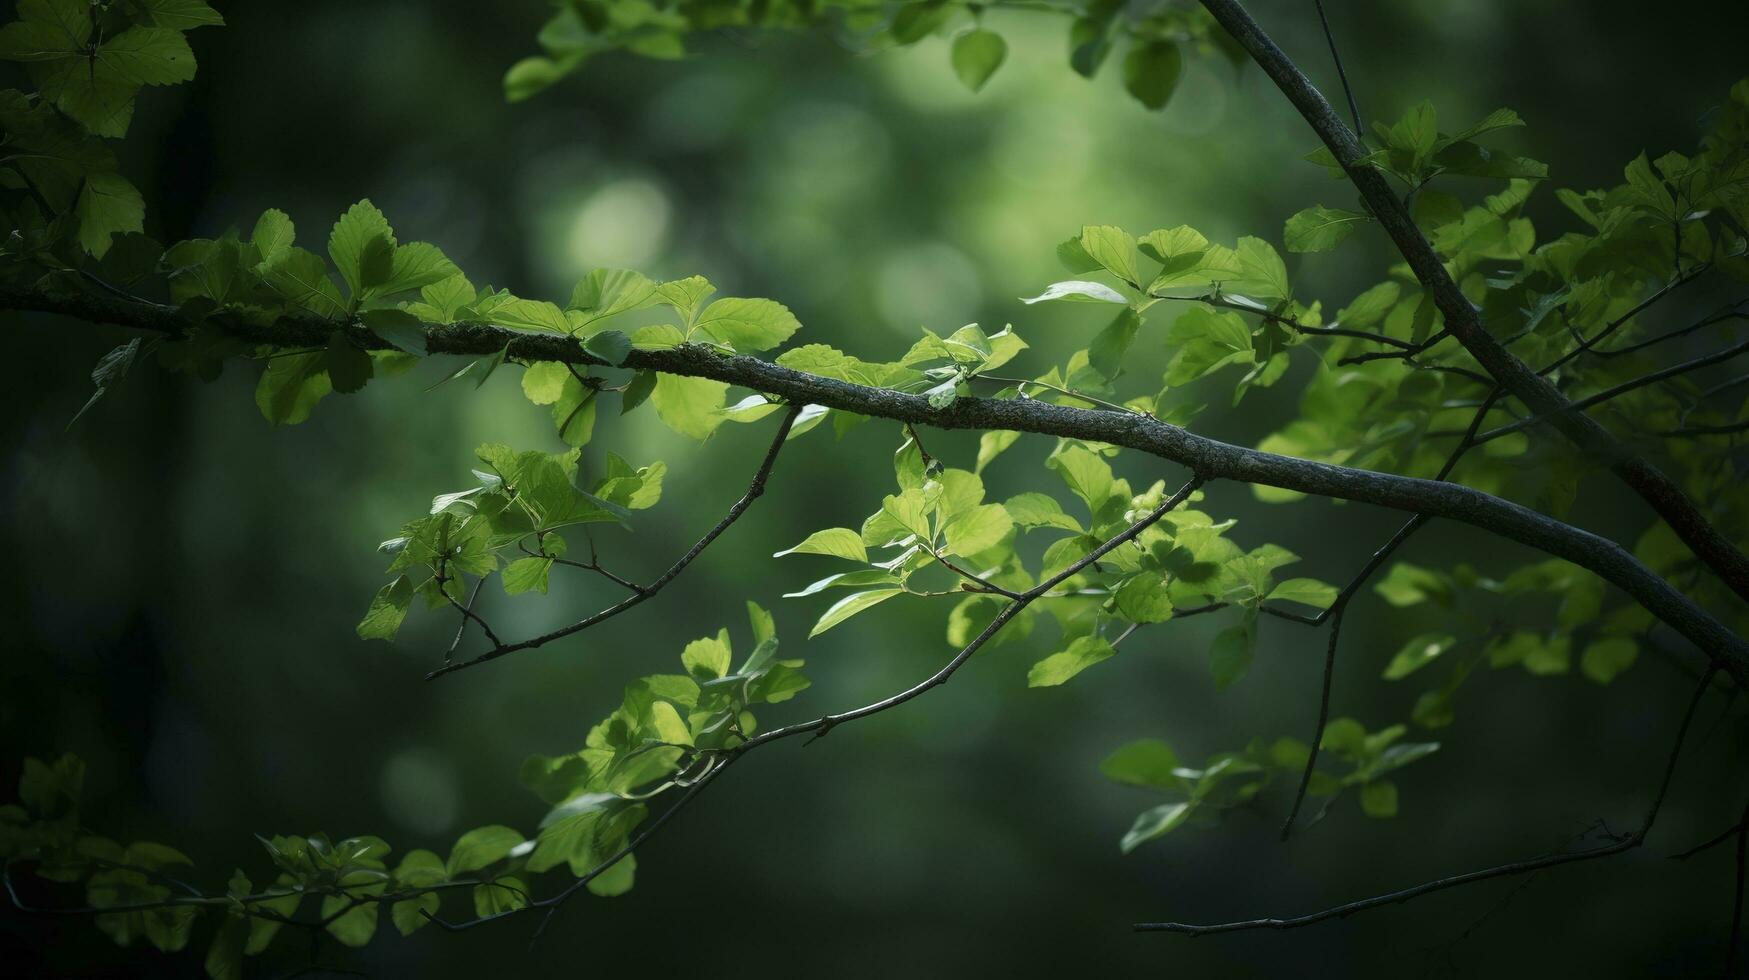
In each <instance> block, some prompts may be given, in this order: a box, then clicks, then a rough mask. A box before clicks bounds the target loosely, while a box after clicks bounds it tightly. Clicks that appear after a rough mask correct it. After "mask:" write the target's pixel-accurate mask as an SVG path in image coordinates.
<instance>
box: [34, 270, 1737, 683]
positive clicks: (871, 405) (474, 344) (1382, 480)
mask: <svg viewBox="0 0 1749 980" xmlns="http://www.w3.org/2000/svg"><path fill="white" fill-rule="evenodd" d="M0 309H19V310H35V311H39V312H48V313H60V314H65V315H69V316H74V317H78V318H80V319H83V320H86V321H88V322H96V323H113V324H117V325H121V326H128V327H132V328H135V329H140V330H151V331H155V332H159V333H172V334H176V333H180V332H181V331H182V330H184V329H185V328H186V326H187V324H186V321H184V320H183V319H182V318H181V317H180V316H179V315H178V314H176V313H175V312H174V311H165V310H163V309H161V308H158V307H153V306H145V305H141V304H136V303H131V302H128V301H125V300H121V299H118V298H114V297H109V296H100V295H95V294H89V293H81V294H53V295H51V294H48V293H46V292H43V291H41V290H36V289H18V288H14V287H6V286H0ZM206 322H208V323H215V322H216V323H217V324H218V325H219V326H220V328H221V329H226V330H228V331H230V332H232V333H233V334H234V335H235V336H238V337H241V338H243V339H246V340H249V341H251V342H254V343H258V344H264V345H286V346H298V345H302V346H311V345H312V344H314V345H321V344H325V343H326V338H327V336H328V335H329V334H331V333H333V331H334V330H335V329H336V326H337V325H336V324H334V323H331V322H329V321H326V320H320V319H314V318H282V319H280V320H277V321H274V322H273V323H271V324H266V325H258V324H250V323H247V322H244V321H240V320H237V319H235V318H223V317H211V318H208V320H207V321H206ZM342 329H347V330H350V331H352V332H353V333H354V335H355V340H356V341H357V342H358V343H359V344H360V345H361V346H363V347H365V348H367V349H374V350H381V349H384V348H387V347H388V346H389V345H388V344H387V343H386V342H385V341H383V340H381V339H380V338H378V337H376V336H375V335H374V334H371V333H369V332H368V331H366V330H364V329H363V328H361V327H356V326H347V327H343V328H342ZM425 336H426V344H427V349H428V350H429V351H431V352H433V353H438V354H475V355H480V354H495V353H497V352H498V351H501V350H504V349H506V347H508V349H509V351H510V356H514V357H517V358H518V359H520V360H527V361H559V362H563V363H569V364H589V365H604V362H603V361H601V360H600V359H599V358H596V357H594V356H593V355H591V354H588V353H587V352H585V351H584V350H583V349H582V346H581V345H580V344H579V343H578V342H577V340H576V339H575V338H572V337H563V336H558V335H554V334H536V333H529V332H525V331H513V330H506V329H504V328H501V327H494V326H488V325H485V324H478V323H456V324H448V325H435V326H432V327H430V328H428V329H427V330H426V334H425ZM623 366H624V367H628V368H633V369H637V370H650V371H659V372H664V373H668V374H675V375H681V376H685V377H698V378H711V379H713V380H717V381H726V382H728V383H730V384H737V385H741V386H743V387H747V388H751V389H753V390H755V391H761V392H765V393H768V394H774V395H777V396H779V397H781V398H783V399H785V400H786V401H788V402H789V403H790V404H792V405H808V404H813V405H823V406H825V407H827V408H836V409H841V410H844V411H849V412H855V413H858V414H861V415H869V416H874V417H878V418H886V419H892V420H894V421H898V422H909V423H913V424H921V425H931V426H935V427H937V428H944V429H978V430H986V431H987V430H992V429H1000V430H1008V431H1014V432H1030V433H1035V434H1039V435H1053V436H1064V437H1067V438H1071V439H1082V440H1086V441H1090V442H1103V443H1109V444H1111V445H1114V446H1122V447H1125V448H1128V449H1135V450H1138V451H1140V452H1143V453H1147V454H1149V455H1152V456H1157V457H1159V458H1161V459H1165V460H1169V461H1172V462H1175V463H1179V464H1181V465H1183V466H1186V467H1189V468H1190V469H1192V470H1193V471H1195V472H1198V473H1201V474H1203V475H1204V476H1205V477H1206V478H1207V479H1210V480H1215V479H1227V480H1235V481H1238V482H1242V483H1256V484H1262V485H1264V486H1272V487H1280V488H1282V489H1286V490H1295V491H1298V492H1300V493H1304V494H1308V495H1311V496H1319V497H1334V498H1338V499H1342V500H1353V501H1356V502H1359V503H1369V504H1376V505H1378V506H1381V507H1388V508H1391V509H1393V510H1400V511H1405V512H1408V513H1417V514H1426V515H1427V516H1429V517H1441V518H1447V519H1450V520H1454V521H1458V522H1460V523H1463V524H1468V525H1471V526H1473V527H1478V528H1482V529H1484V530H1488V531H1492V532H1494V533H1496V534H1499V535H1501V536H1503V537H1505V538H1508V539H1510V540H1513V541H1517V542H1519V543H1521V544H1524V545H1527V546H1529V547H1532V548H1536V549H1538V550H1540V551H1543V552H1545V553H1547V554H1549V555H1552V556H1554V557H1557V558H1564V559H1566V560H1568V561H1570V562H1573V563H1574V564H1576V565H1579V566H1580V567H1582V568H1585V569H1587V570H1589V571H1591V572H1594V573H1596V574H1597V575H1599V576H1600V577H1602V578H1603V579H1604V580H1606V581H1608V582H1610V583H1612V584H1614V585H1615V586H1616V587H1618V588H1620V589H1621V590H1622V591H1623V592H1625V593H1627V594H1628V595H1630V596H1632V597H1633V598H1634V599H1635V600H1636V601H1637V602H1639V603H1640V604H1641V605H1643V606H1645V607H1646V609H1647V610H1648V611H1650V612H1651V613H1652V614H1653V615H1654V616H1656V617H1657V618H1659V619H1661V620H1663V621H1664V622H1665V623H1666V624H1668V625H1669V626H1670V627H1671V629H1673V630H1674V631H1675V632H1677V633H1679V634H1681V635H1682V636H1684V637H1686V638H1687V639H1688V640H1689V641H1690V642H1692V643H1694V644H1695V645H1696V646H1697V647H1699V648H1700V650H1701V651H1702V652H1703V653H1704V654H1705V655H1706V656H1707V657H1708V658H1709V659H1711V660H1717V659H1720V658H1722V659H1723V661H1724V663H1725V664H1726V669H1727V670H1729V671H1730V672H1731V675H1732V677H1734V678H1735V679H1737V680H1738V681H1739V682H1740V683H1743V684H1744V685H1745V686H1749V643H1745V642H1744V640H1743V639H1742V638H1740V637H1738V636H1737V635H1736V634H1735V633H1733V632H1732V631H1731V630H1730V629H1729V628H1727V627H1726V626H1725V625H1724V624H1722V623H1720V622H1719V621H1718V620H1717V619H1715V618H1714V617H1713V616H1712V615H1711V614H1710V613H1708V612H1706V611H1705V610H1703V609H1701V608H1700V607H1699V606H1698V605H1696V604H1695V603H1694V602H1693V601H1692V600H1690V599H1689V598H1688V597H1687V596H1686V595H1684V594H1683V593H1682V592H1681V591H1680V590H1678V589H1677V588H1675V587H1674V586H1672V585H1671V584H1670V583H1668V582H1666V581H1664V580H1663V579H1662V578H1660V577H1658V576H1657V575H1656V574H1654V573H1653V572H1652V571H1651V570H1650V569H1648V568H1647V567H1646V566H1645V565H1643V564H1641V563H1640V562H1639V561H1637V560H1636V559H1635V558H1634V557H1633V556H1632V555H1631V554H1630V553H1629V552H1628V551H1627V550H1626V549H1625V548H1623V547H1621V546H1620V545H1619V544H1616V543H1615V542H1613V541H1610V540H1608V539H1605V538H1602V537H1599V536H1598V535H1595V534H1592V533H1590V532H1589V531H1585V530H1582V529H1579V528H1576V527H1572V526H1571V525H1568V524H1564V523H1562V522H1560V521H1557V520H1555V519H1553V518H1551V517H1548V516H1547V515H1544V514H1540V513H1538V512H1536V511H1534V510H1531V509H1530V508H1528V507H1524V506H1521V505H1519V504H1515V503H1512V502H1511V501H1507V500H1502V499H1500V498H1498V497H1495V496H1492V495H1490V494H1487V493H1483V492H1482V491H1479V490H1475V489H1472V488H1469V487H1465V486H1460V485H1457V484H1451V483H1441V482H1438V481H1434V480H1423V479H1416V478H1414V477H1405V476H1395V475H1392V474H1388V473H1376V472H1373V471H1370V470H1361V469H1354V468H1350V467H1345V466H1336V465H1333V464H1329V463H1319V462H1314V461H1311V460H1304V459H1296V458H1294V457H1291V456H1280V455H1277V454H1275V453H1266V452H1261V451H1259V450H1255V449H1246V448H1244V447H1241V446H1235V445H1231V444H1229V443H1224V442H1220V441H1218V440H1215V439H1210V438H1207V437H1205V436H1199V435H1196V434H1194V433H1192V432H1190V431H1188V430H1186V429H1182V428H1179V427H1178V426H1175V425H1169V424H1167V423H1165V422H1161V421H1159V420H1158V419H1155V418H1153V417H1151V416H1146V415H1141V414H1138V413H1134V412H1111V411H1093V410H1088V409H1079V408H1073V407H1070V406H1066V405H1055V404H1051V403H1048V402H1043V401H1039V400H1036V399H1019V398H1016V399H989V398H975V397H962V398H958V399H955V400H954V402H953V404H951V405H949V406H948V407H946V408H936V407H934V406H932V405H931V404H929V399H927V398H925V397H923V396H921V395H912V394H906V393H904V392H899V391H892V390H889V389H886V388H873V387H868V386H865V385H858V384H851V383H849V382H845V381H838V380H835V379H832V378H823V377H819V376H817V375H812V374H807V373H805V372H802V371H795V370H792V369H789V368H785V367H782V366H780V365H777V364H773V363H771V362H769V361H762V360H759V359H758V358H754V357H746V356H724V355H723V354H721V353H719V352H717V351H715V350H713V349H711V348H708V347H705V346H702V345H698V344H682V345H680V346H678V347H671V348H663V349H657V350H639V349H635V348H634V349H633V350H632V351H631V352H630V353H628V354H627V355H626V358H625V362H624V365H623ZM633 598H634V599H635V598H637V597H635V596H634V597H633ZM627 601H628V602H630V601H631V600H629V599H628V600H627ZM588 623H589V621H585V624H583V625H576V626H574V627H573V628H571V631H572V632H575V631H576V630H577V629H581V628H584V626H585V625H588Z"/></svg>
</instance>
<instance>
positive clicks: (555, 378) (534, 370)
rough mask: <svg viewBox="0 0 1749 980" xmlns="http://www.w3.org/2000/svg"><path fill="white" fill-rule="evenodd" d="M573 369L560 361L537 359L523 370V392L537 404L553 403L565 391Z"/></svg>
mask: <svg viewBox="0 0 1749 980" xmlns="http://www.w3.org/2000/svg"><path fill="white" fill-rule="evenodd" d="M569 380H571V370H570V369H569V368H568V367H566V366H565V365H564V364H561V363H559V362H558V361H536V362H534V363H533V364H530V365H529V366H528V367H527V368H525V369H524V370H523V372H522V393H523V394H524V395H526V396H528V400H529V401H531V402H534V403H535V404H536V405H551V404H552V403H554V402H556V401H558V400H559V398H560V397H561V396H562V395H564V393H565V382H567V381H569Z"/></svg>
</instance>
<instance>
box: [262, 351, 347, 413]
mask: <svg viewBox="0 0 1749 980" xmlns="http://www.w3.org/2000/svg"><path fill="white" fill-rule="evenodd" d="M327 361H328V358H327V354H326V353H325V352H318V353H314V354H281V355H278V356H276V357H274V358H273V359H272V360H271V361H269V362H268V363H267V370H266V371H263V372H262V373H261V381H260V382H259V383H258V384H256V386H255V406H256V407H257V408H259V409H261V416H262V418H265V419H266V420H267V421H269V422H271V423H273V424H274V425H297V424H298V423H299V422H302V421H304V420H305V419H307V418H309V417H310V412H311V411H312V410H313V409H314V408H315V407H316V403H317V402H319V401H321V400H322V399H323V398H324V397H326V396H327V394H328V392H330V391H332V390H333V385H332V384H331V383H330V382H329V380H328V371H327Z"/></svg>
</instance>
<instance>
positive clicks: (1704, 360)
mask: <svg viewBox="0 0 1749 980" xmlns="http://www.w3.org/2000/svg"><path fill="white" fill-rule="evenodd" d="M1744 351H1749V340H1745V341H1743V342H1741V343H1738V344H1733V345H1731V346H1730V347H1726V348H1725V349H1724V350H1719V351H1714V352H1713V353H1711V354H1706V355H1703V356H1701V357H1697V358H1694V359H1693V360H1689V361H1683V362H1682V363H1681V364H1672V365H1670V366H1669V367H1667V368H1663V369H1661V370H1658V371H1653V372H1652V373H1650V374H1644V375H1641V376H1640V377H1637V378H1634V379H1633V380H1631V381H1624V382H1622V383H1621V384H1618V385H1616V386H1614V387H1613V388H1605V389H1604V390H1602V391H1600V392H1598V393H1596V394H1595V395H1590V396H1588V397H1585V398H1581V399H1579V400H1578V401H1576V402H1573V403H1571V404H1570V405H1569V406H1568V409H1569V410H1571V411H1575V412H1582V411H1585V410H1587V409H1590V408H1595V407H1597V406H1598V405H1601V404H1603V403H1604V402H1607V401H1610V400H1611V399H1614V398H1619V397H1621V396H1622V395H1625V394H1627V393H1628V392H1630V391H1635V390H1638V389H1640V388H1644V387H1646V386H1647V385H1653V384H1657V383H1658V382H1660V381H1666V380H1668V379H1670V378H1674V377H1676V376H1677V375H1680V374H1687V373H1688V372H1690V371H1698V370H1700V369H1701V368H1704V367H1710V366H1712V365H1714V364H1719V363H1722V362H1724V361H1728V360H1730V359H1731V358H1733V357H1736V356H1737V355H1739V354H1742V353H1743V352H1744ZM1548 421H1551V417H1550V416H1549V415H1546V414H1538V415H1532V416H1530V417H1529V418H1523V419H1519V420H1518V421H1516V422H1509V423H1507V424H1506V425H1502V426H1500V427H1498V428H1494V429H1489V430H1488V431H1487V432H1484V433H1482V434H1481V435H1480V436H1478V437H1477V438H1476V442H1478V443H1483V442H1489V441H1491V440H1494V439H1498V438H1500V437H1501V436H1504V435H1509V434H1511V433H1513V432H1517V431H1519V430H1520V429H1524V428H1527V427H1529V426H1531V425H1535V424H1536V423H1538V422H1548Z"/></svg>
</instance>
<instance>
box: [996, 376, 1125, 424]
mask: <svg viewBox="0 0 1749 980" xmlns="http://www.w3.org/2000/svg"><path fill="white" fill-rule="evenodd" d="M970 380H972V381H995V382H997V383H999V384H1011V385H1017V386H1019V387H1020V390H1021V392H1020V393H1021V395H1022V396H1023V397H1031V396H1028V395H1026V386H1027V385H1034V386H1036V387H1039V388H1043V389H1045V390H1047V391H1054V392H1056V393H1057V394H1059V395H1068V396H1069V397H1070V398H1078V399H1080V400H1081V401H1084V402H1086V403H1088V404H1089V405H1098V406H1099V407H1100V408H1103V409H1107V410H1109V411H1113V412H1123V413H1125V414H1128V415H1140V416H1142V417H1143V418H1153V416H1152V415H1149V414H1148V413H1147V412H1138V411H1136V410H1135V409H1133V408H1130V407H1129V406H1128V405H1119V404H1118V403H1117V402H1108V401H1106V400H1105V399H1103V398H1099V397H1097V396H1094V395H1089V394H1088V393H1086V392H1085V391H1080V390H1078V389H1075V388H1066V387H1064V386H1062V385H1054V384H1051V383H1050V382H1049V381H1029V380H1027V379H1025V378H1005V377H999V376H997V375H994V374H974V375H972V377H971V379H970Z"/></svg>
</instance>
